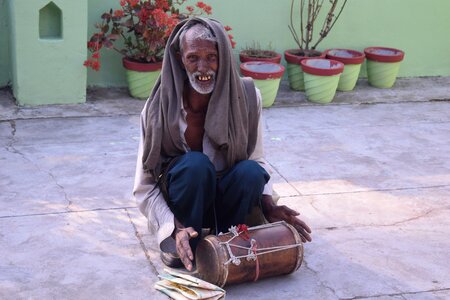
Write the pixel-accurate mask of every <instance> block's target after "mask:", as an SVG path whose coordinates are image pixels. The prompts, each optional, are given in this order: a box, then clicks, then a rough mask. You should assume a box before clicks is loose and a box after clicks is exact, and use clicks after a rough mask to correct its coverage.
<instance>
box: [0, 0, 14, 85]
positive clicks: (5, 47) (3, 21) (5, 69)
mask: <svg viewBox="0 0 450 300" xmlns="http://www.w3.org/2000/svg"><path fill="white" fill-rule="evenodd" d="M7 12H8V6H7V2H6V0H0V87H2V86H6V85H8V84H9V81H10V79H11V66H10V57H9V25H8V23H9V22H8V14H7Z"/></svg>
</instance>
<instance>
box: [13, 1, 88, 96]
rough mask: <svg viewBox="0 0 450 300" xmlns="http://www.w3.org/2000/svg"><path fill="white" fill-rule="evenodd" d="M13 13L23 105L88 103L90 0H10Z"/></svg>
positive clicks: (17, 91) (17, 86)
mask: <svg viewBox="0 0 450 300" xmlns="http://www.w3.org/2000/svg"><path fill="white" fill-rule="evenodd" d="M9 12H10V15H9V16H10V24H11V30H10V34H11V53H12V54H13V55H11V57H12V59H11V67H12V68H11V70H12V71H11V75H12V82H13V84H12V87H13V94H14V96H15V98H16V99H17V101H18V102H19V104H23V105H38V104H58V103H80V102H84V101H85V100H86V69H85V68H84V67H83V61H84V60H85V58H86V55H87V50H86V31H87V0H77V1H67V0H53V1H48V0H34V1H32V2H30V1H29V0H10V2H9Z"/></svg>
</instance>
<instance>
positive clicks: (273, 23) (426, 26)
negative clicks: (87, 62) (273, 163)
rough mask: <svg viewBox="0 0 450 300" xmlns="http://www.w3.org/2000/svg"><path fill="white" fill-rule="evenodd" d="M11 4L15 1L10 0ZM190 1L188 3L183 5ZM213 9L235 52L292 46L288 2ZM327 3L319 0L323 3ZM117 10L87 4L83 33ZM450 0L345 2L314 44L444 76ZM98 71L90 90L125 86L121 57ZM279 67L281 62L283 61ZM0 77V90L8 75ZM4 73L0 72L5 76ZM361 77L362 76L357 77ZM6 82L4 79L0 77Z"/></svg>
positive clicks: (109, 0) (266, 0)
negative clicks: (379, 49) (391, 52)
mask: <svg viewBox="0 0 450 300" xmlns="http://www.w3.org/2000/svg"><path fill="white" fill-rule="evenodd" d="M12 1H15V0H12ZM4 2H5V0H0V8H2V6H4ZM195 2H196V1H193V0H188V4H191V5H192V4H193V3H195ZM204 2H206V3H208V4H210V5H211V6H212V8H213V12H214V14H213V17H214V18H216V19H218V20H220V21H222V22H223V23H224V24H226V25H229V26H231V27H233V31H232V34H233V35H234V37H235V40H236V42H237V43H238V44H237V46H236V49H235V53H236V54H237V53H238V52H239V50H241V49H242V48H245V47H246V46H250V45H252V44H253V43H254V42H258V43H260V45H261V46H262V47H265V46H267V45H269V44H270V45H271V47H272V48H273V49H274V50H276V51H278V52H283V51H284V50H286V49H290V48H295V43H294V40H293V39H292V37H291V35H290V32H289V30H288V27H287V26H288V23H289V9H290V3H291V1H290V0H204ZM326 2H327V1H325V3H326ZM111 7H113V8H118V7H120V6H119V0H103V1H98V0H88V34H91V33H92V32H93V31H94V29H95V28H94V24H95V23H96V22H100V15H101V13H102V12H104V11H106V10H109V8H111ZM4 14H5V13H4V9H1V11H0V42H1V50H0V66H2V67H3V66H6V67H8V66H9V65H10V64H9V63H8V51H7V50H5V48H7V46H8V44H7V42H6V46H4V45H5V43H4V38H3V37H4V35H5V32H7V29H5V27H7V26H6V25H5V24H6V22H5V21H4V20H5V18H4ZM449 37H450V1H449V0H348V3H347V7H346V8H345V10H344V12H343V13H342V16H341V19H340V20H339V21H338V23H336V25H335V27H334V28H333V30H332V31H331V33H330V35H329V36H328V37H327V38H326V39H325V40H324V41H323V42H322V43H321V44H320V45H319V47H318V49H319V50H324V49H327V48H350V49H356V50H362V49H364V48H365V47H368V46H386V47H394V48H400V49H402V50H404V51H405V54H406V56H405V60H404V61H403V63H402V65H401V68H400V74H399V76H402V77H414V76H450V56H449V55H448V53H450V38H449ZM101 61H102V68H101V70H100V71H99V72H95V71H91V70H89V71H88V76H87V84H88V85H90V86H125V85H126V83H125V74H124V70H123V68H122V66H121V57H120V55H118V54H117V53H115V52H113V51H102V60H101ZM283 63H285V62H284V60H283ZM3 73H4V72H3V70H2V74H1V75H0V86H1V85H4V84H5V82H8V79H9V78H8V75H6V76H5V75H4V74H3ZM9 73H10V72H9V71H8V72H6V74H9ZM362 76H365V72H363V73H362ZM5 78H6V79H5Z"/></svg>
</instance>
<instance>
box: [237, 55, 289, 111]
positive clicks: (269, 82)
mask: <svg viewBox="0 0 450 300" xmlns="http://www.w3.org/2000/svg"><path fill="white" fill-rule="evenodd" d="M240 69H241V74H242V75H243V76H248V77H252V78H253V80H254V82H255V85H256V87H257V88H258V89H259V90H260V91H261V98H262V103H263V107H270V106H272V104H273V103H274V101H275V98H276V96H277V92H278V88H279V87H280V81H281V77H282V76H283V73H284V67H283V66H282V65H280V64H277V63H273V62H265V61H249V62H244V63H241V65H240Z"/></svg>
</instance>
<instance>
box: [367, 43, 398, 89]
mask: <svg viewBox="0 0 450 300" xmlns="http://www.w3.org/2000/svg"><path fill="white" fill-rule="evenodd" d="M364 53H365V54H366V57H367V77H368V80H369V84H370V85H372V86H374V87H377V88H383V89H388V88H391V87H392V86H394V84H395V81H396V79H397V75H398V71H399V69H400V63H401V61H402V60H403V58H404V55H405V54H404V52H403V51H401V50H398V49H394V48H384V47H369V48H366V49H364Z"/></svg>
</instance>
